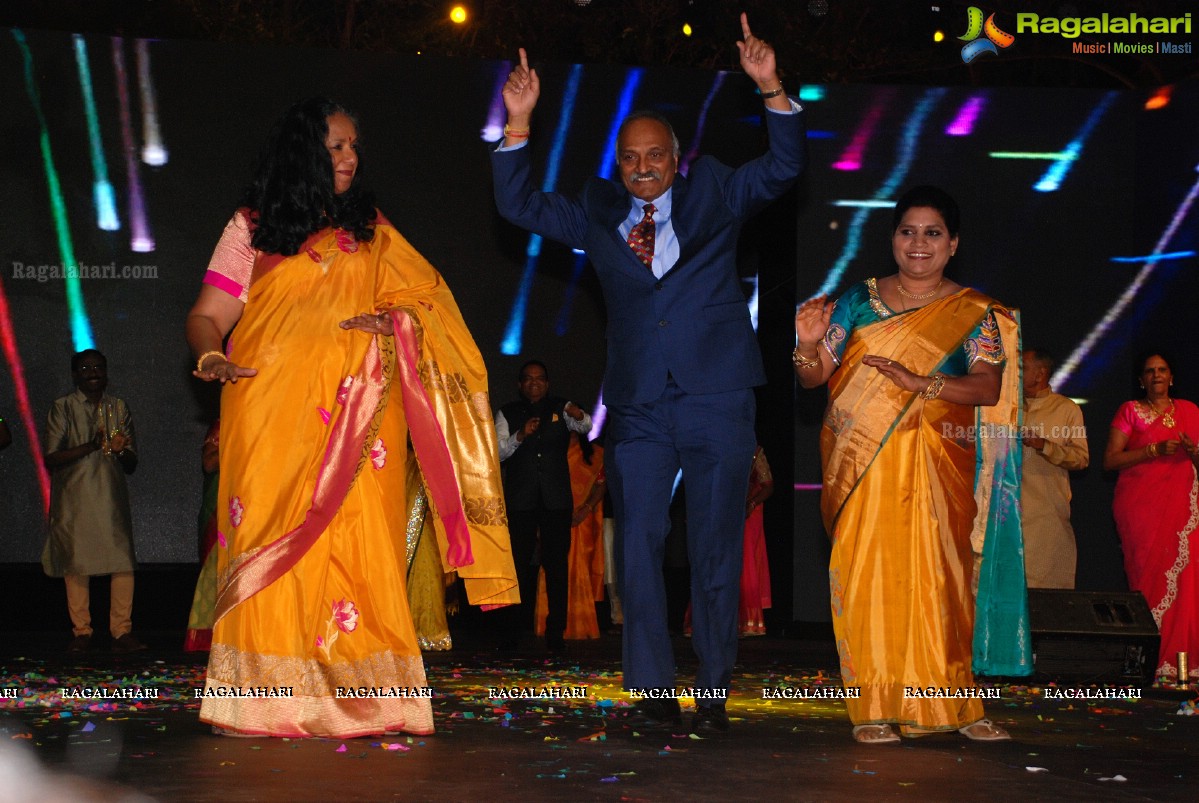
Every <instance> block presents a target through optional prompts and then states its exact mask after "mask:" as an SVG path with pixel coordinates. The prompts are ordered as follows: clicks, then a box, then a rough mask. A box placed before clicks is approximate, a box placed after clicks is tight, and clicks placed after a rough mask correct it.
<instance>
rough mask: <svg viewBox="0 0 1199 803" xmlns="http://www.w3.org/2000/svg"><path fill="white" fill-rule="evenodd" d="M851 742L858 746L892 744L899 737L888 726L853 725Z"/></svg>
mask: <svg viewBox="0 0 1199 803" xmlns="http://www.w3.org/2000/svg"><path fill="white" fill-rule="evenodd" d="M853 740H854V741H855V742H858V743H860V744H894V743H895V742H898V741H899V737H898V736H897V735H896V734H895V731H893V730H891V726H890V725H854V726H853Z"/></svg>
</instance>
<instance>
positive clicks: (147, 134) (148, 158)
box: [133, 39, 168, 167]
mask: <svg viewBox="0 0 1199 803" xmlns="http://www.w3.org/2000/svg"><path fill="white" fill-rule="evenodd" d="M133 52H134V54H135V56H136V58H137V88H138V94H139V95H140V96H141V101H142V161H143V162H145V163H146V164H148V165H150V166H152V167H162V166H163V165H164V164H166V163H167V158H168V154H167V149H166V146H165V145H163V143H162V129H161V128H160V127H159V125H158V97H157V95H155V93H154V79H153V77H152V76H151V74H150V42H149V41H148V40H146V39H138V40H137V42H136V44H134V46H133Z"/></svg>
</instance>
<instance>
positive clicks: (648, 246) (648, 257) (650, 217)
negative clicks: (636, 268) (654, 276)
mask: <svg viewBox="0 0 1199 803" xmlns="http://www.w3.org/2000/svg"><path fill="white" fill-rule="evenodd" d="M643 208H644V209H645V217H643V218H641V221H640V222H639V223H638V224H637V225H636V226H634V227H633V228H632V229H631V230H630V231H629V248H632V249H633V253H634V254H636V255H637V258H638V259H640V260H641V264H642V265H645V267H647V268H649V269H650V270H653V269H654V231H655V229H656V228H657V226H655V225H654V212H656V211H658V210H657V209H655V208H654V205H653V204H646V205H645V206H644V207H643Z"/></svg>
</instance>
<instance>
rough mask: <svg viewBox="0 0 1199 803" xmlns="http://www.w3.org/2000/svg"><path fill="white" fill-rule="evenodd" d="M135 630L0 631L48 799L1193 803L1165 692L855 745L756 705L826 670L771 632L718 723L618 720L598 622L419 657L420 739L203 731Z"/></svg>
mask: <svg viewBox="0 0 1199 803" xmlns="http://www.w3.org/2000/svg"><path fill="white" fill-rule="evenodd" d="M143 637H144V638H145V639H146V640H147V641H148V642H149V643H150V644H151V647H152V649H151V651H149V652H147V653H141V654H138V655H135V656H114V655H111V654H108V653H106V652H94V653H89V654H87V655H86V656H84V657H83V658H82V659H80V660H78V661H74V660H68V659H67V658H66V657H65V656H64V655H63V654H62V653H61V649H62V647H63V644H60V643H59V642H62V641H64V639H63V638H62V636H61V634H57V633H56V634H54V636H53V637H51V636H50V635H40V634H30V633H22V634H10V635H8V636H4V637H3V641H2V642H0V643H3V644H4V645H6V649H5V650H4V652H5V653H6V654H7V657H5V658H4V659H3V660H2V661H0V675H3V677H2V678H0V681H2V682H0V686H2V687H3V688H5V689H17V690H18V691H17V692H16V694H17V695H18V697H17V699H12V698H9V699H4V700H3V701H2V702H3V705H4V708H5V712H4V714H3V715H0V737H2V738H0V742H2V743H3V747H0V751H3V750H7V751H11V750H13V749H18V750H24V751H27V752H28V753H29V754H32V756H34V757H35V759H36V761H37V762H38V763H40V764H41V766H42V767H43V768H45V769H46V770H47V771H48V772H49V773H50V774H51V777H52V778H53V779H54V780H56V781H59V782H63V779H64V778H66V777H67V774H70V775H71V776H73V777H74V778H75V779H76V780H73V781H70V780H68V782H69V783H73V784H74V785H72V786H69V787H68V788H67V792H66V793H64V796H63V797H61V798H60V799H62V800H82V799H91V798H87V797H84V795H85V792H84V789H85V787H86V788H88V789H91V788H92V787H93V786H95V787H96V789H95V794H97V795H101V796H100V797H97V798H95V799H103V800H117V799H126V798H124V797H121V796H120V794H121V791H122V790H123V791H124V792H125V793H132V792H137V793H141V794H142V795H146V796H148V797H150V798H153V799H158V800H189V801H190V800H265V801H275V800H279V801H330V800H436V801H457V800H497V801H498V800H648V801H659V800H677V801H689V800H814V801H824V800H837V801H840V800H872V799H909V800H922V801H928V800H983V799H987V800H1019V799H1023V800H1048V799H1056V800H1092V799H1096V798H1101V799H1112V800H1194V799H1195V794H1196V793H1195V789H1196V781H1197V780H1199V764H1197V763H1196V755H1197V754H1199V717H1196V716H1183V715H1179V713H1178V712H1179V711H1180V709H1183V710H1185V709H1187V708H1188V704H1187V703H1186V702H1185V697H1181V696H1180V695H1178V694H1177V693H1174V694H1173V695H1170V694H1169V693H1157V694H1154V693H1152V692H1147V693H1146V695H1145V697H1144V698H1143V699H1141V700H1139V701H1134V700H1103V701H1096V702H1089V703H1087V702H1078V701H1075V702H1069V701H1065V700H1048V699H1046V698H1045V697H1044V695H1043V690H1042V689H1041V688H1040V687H1029V686H1012V685H1005V686H1002V687H1000V688H1001V694H1002V699H1001V700H999V701H998V702H991V703H989V707H988V715H989V716H990V717H991V718H992V719H993V720H995V721H996V722H998V723H1000V724H1002V725H1003V726H1004V727H1006V728H1008V729H1009V730H1010V731H1011V733H1012V735H1013V737H1014V738H1013V740H1012V741H1011V742H1001V743H991V744H980V743H970V742H967V741H966V740H965V739H964V738H963V737H961V736H958V735H956V734H954V735H952V736H930V737H925V738H923V739H918V740H905V741H904V742H902V743H901V744H899V745H883V746H865V745H858V744H855V743H854V742H853V740H852V739H851V737H850V728H849V724H848V721H847V720H846V718H845V712H844V706H843V704H842V703H840V702H836V701H811V702H796V701H792V700H768V699H763V698H762V689H774V688H777V687H780V686H793V687H794V686H806V687H809V688H815V687H816V686H818V685H820V684H822V683H827V682H829V680H828V676H827V675H828V672H829V671H830V669H832V668H833V667H835V666H836V660H835V655H834V652H833V649H832V645H831V644H829V643H827V642H823V641H802V640H793V639H775V638H759V639H751V640H746V641H744V642H743V643H742V653H741V654H742V661H741V663H740V665H739V668H738V672H737V674H736V676H735V679H734V685H735V689H736V695H735V697H734V698H733V699H732V700H731V702H730V705H729V708H730V713H731V714H732V716H733V729H732V732H731V733H730V734H728V735H727V736H722V737H719V738H707V739H696V738H694V737H689V736H687V735H662V734H648V733H647V734H639V733H636V732H634V731H632V730H631V729H630V728H629V727H628V726H626V725H623V724H620V723H619V721H618V718H619V716H620V715H621V714H622V713H623V712H624V711H625V710H626V708H627V706H628V698H627V697H626V696H625V695H624V694H623V693H622V692H621V691H620V690H619V689H620V674H619V668H620V667H619V639H618V637H616V636H615V635H609V636H606V637H604V638H603V639H600V640H599V641H594V642H573V643H571V646H570V652H569V654H568V655H567V656H565V657H556V658H550V657H548V656H546V655H542V654H539V653H538V652H537V651H534V650H531V651H530V652H529V653H528V654H526V655H523V656H520V657H508V658H502V659H501V658H498V657H496V656H495V654H494V653H491V652H488V651H485V650H481V649H480V650H472V649H467V648H465V647H459V648H458V649H456V650H455V651H453V652H449V653H434V654H430V655H429V656H427V664H428V669H429V671H428V675H429V685H430V686H431V687H432V688H433V690H434V692H435V694H436V699H435V700H434V712H435V716H436V723H437V733H436V735H434V736H426V737H395V738H385V739H379V738H362V739H348V740H337V739H334V740H323V739H308V740H290V741H289V740H286V739H234V738H228V737H219V736H213V735H212V734H211V733H210V731H209V729H208V727H207V726H204V725H202V724H201V723H200V722H199V721H198V719H197V713H196V712H197V709H198V707H199V705H198V703H199V701H198V700H196V699H195V698H194V695H193V689H195V688H197V687H198V686H199V685H200V684H201V683H202V679H203V672H204V663H203V660H202V658H201V657H200V656H196V655H187V654H183V653H179V652H177V651H173V650H168V649H167V648H168V647H170V646H172V645H176V644H178V643H179V638H180V634H177V633H143ZM463 640H464V639H462V638H460V639H459V641H460V643H461V642H462V641H463ZM465 640H466V641H469V634H468V636H467V638H466V639H465ZM676 653H677V654H678V655H680V656H683V657H684V662H683V664H682V666H681V670H682V673H683V674H682V676H681V681H685V680H686V678H687V675H686V674H685V673H686V672H688V671H690V670H692V669H693V666H692V665H691V661H690V646H689V645H688V644H687V643H686V641H685V640H683V639H679V640H678V643H676ZM833 681H834V683H835V678H834V679H833ZM134 685H141V686H142V687H143V688H156V689H158V690H159V695H160V699H158V700H150V701H141V702H124V701H122V702H106V703H96V702H91V701H87V700H64V699H63V696H62V693H61V689H63V688H73V687H76V686H82V687H112V688H117V687H131V686H134ZM579 685H581V686H585V687H587V691H586V695H587V696H585V697H583V698H581V699H574V700H521V701H510V702H508V703H507V704H503V703H501V701H497V700H491V699H489V698H488V692H487V689H488V687H493V686H538V687H545V686H549V687H569V686H579ZM680 685H682V683H680ZM1063 685H1068V684H1063ZM6 693H8V694H12V692H6ZM1190 710H1192V712H1193V705H1191V706H1190ZM5 758H6V759H7V760H5ZM13 762H14V757H13V756H12V755H8V754H5V753H0V800H4V801H9V800H25V799H30V800H39V801H41V800H48V799H50V798H49V797H48V796H47V794H46V793H45V792H44V790H39V791H35V792H34V793H31V794H32V795H33V796H31V797H17V796H16V795H19V794H21V791H20V790H21V789H22V788H32V787H30V786H29V784H30V783H32V781H30V780H29V779H30V778H31V777H32V776H31V773H29V772H28V771H25V770H21V769H20V767H19V765H17V766H16V769H15V770H14V763H13ZM14 777H19V778H22V779H25V780H22V781H21V783H23V784H25V787H22V786H21V785H20V784H17V785H13V784H12V783H11V781H12V779H13V778H14ZM79 778H82V779H83V780H82V781H80V780H78V779H79ZM93 782H98V784H93Z"/></svg>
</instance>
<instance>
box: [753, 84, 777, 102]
mask: <svg viewBox="0 0 1199 803" xmlns="http://www.w3.org/2000/svg"><path fill="white" fill-rule="evenodd" d="M758 91H759V92H761V93H762V100H770V99H771V98H777V97H778V96H779V95H781V94H783V85H782V84H779V88H778V89H772V90H770V91H769V92H762V90H760V89H759V90H758Z"/></svg>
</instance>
